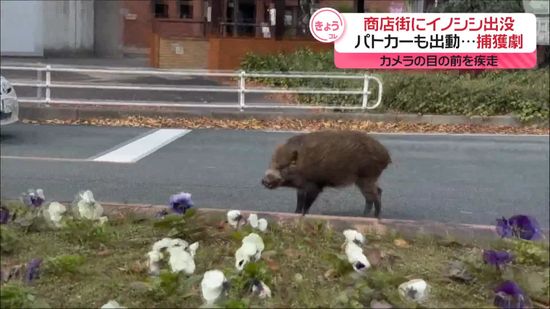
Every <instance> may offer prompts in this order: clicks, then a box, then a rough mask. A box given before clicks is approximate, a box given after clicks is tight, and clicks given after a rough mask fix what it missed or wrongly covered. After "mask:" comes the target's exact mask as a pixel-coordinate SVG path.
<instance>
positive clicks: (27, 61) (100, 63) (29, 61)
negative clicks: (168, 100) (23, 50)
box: [0, 56, 150, 68]
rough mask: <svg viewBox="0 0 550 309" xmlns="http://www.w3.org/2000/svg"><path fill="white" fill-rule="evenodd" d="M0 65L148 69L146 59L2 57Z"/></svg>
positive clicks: (138, 57) (147, 60)
mask: <svg viewBox="0 0 550 309" xmlns="http://www.w3.org/2000/svg"><path fill="white" fill-rule="evenodd" d="M0 62H1V63H2V65H23V66H32V65H48V64H50V65H78V66H93V67H128V68H150V66H149V58H148V57H141V56H136V57H123V58H95V57H89V58H81V57H70V58H69V57H64V58H47V57H6V56H4V57H2V58H0Z"/></svg>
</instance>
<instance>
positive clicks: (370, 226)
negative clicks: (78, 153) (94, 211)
mask: <svg viewBox="0 0 550 309" xmlns="http://www.w3.org/2000/svg"><path fill="white" fill-rule="evenodd" d="M102 206H103V208H104V210H105V213H106V214H107V215H115V216H116V215H123V216H125V215H127V214H128V213H136V214H146V215H154V214H155V213H157V212H158V211H160V210H162V209H166V208H167V207H166V206H161V205H139V204H138V205H136V204H133V205H130V204H119V203H102ZM197 210H198V211H199V212H201V213H206V214H216V215H220V217H221V218H225V214H226V212H227V210H226V209H214V208H197ZM250 213H256V214H258V215H259V216H260V217H265V218H268V219H270V220H272V221H275V222H279V223H292V222H296V221H300V220H306V221H324V222H327V223H329V224H330V225H331V226H333V227H334V228H336V229H338V230H343V229H346V228H355V229H357V230H358V231H361V232H363V233H375V234H382V235H384V234H387V233H389V232H392V231H395V232H398V233H400V234H401V235H404V236H405V237H415V236H422V235H424V236H427V235H429V236H435V237H436V238H440V239H441V240H447V241H451V240H456V241H461V242H464V243H481V244H488V243H490V242H492V241H495V240H498V239H499V236H498V235H497V234H496V230H495V227H494V226H489V225H474V224H455V223H440V222H433V221H412V220H395V219H381V220H380V221H379V220H377V219H375V218H366V217H341V216H325V215H314V214H311V215H306V216H305V217H302V216H301V215H297V214H294V213H281V212H265V211H245V210H241V214H243V215H244V216H245V217H246V216H248V214H250ZM543 232H544V235H545V237H546V238H545V239H544V241H548V239H549V238H550V234H549V230H544V231H543Z"/></svg>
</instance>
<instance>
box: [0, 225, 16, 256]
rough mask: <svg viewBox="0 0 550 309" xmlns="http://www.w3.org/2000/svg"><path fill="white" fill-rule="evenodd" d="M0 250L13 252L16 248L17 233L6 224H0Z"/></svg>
mask: <svg viewBox="0 0 550 309" xmlns="http://www.w3.org/2000/svg"><path fill="white" fill-rule="evenodd" d="M0 233H1V234H0V236H1V240H0V251H1V252H2V253H13V252H14V251H15V249H16V248H17V235H16V234H15V233H14V232H13V231H12V230H11V229H10V228H9V227H7V226H4V225H2V226H0Z"/></svg>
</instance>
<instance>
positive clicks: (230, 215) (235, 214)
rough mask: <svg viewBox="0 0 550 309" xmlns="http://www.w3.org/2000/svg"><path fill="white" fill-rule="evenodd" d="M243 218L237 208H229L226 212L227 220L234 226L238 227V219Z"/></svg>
mask: <svg viewBox="0 0 550 309" xmlns="http://www.w3.org/2000/svg"><path fill="white" fill-rule="evenodd" d="M242 219H243V216H242V215H241V212H240V211H238V210H230V211H228V212H227V222H228V223H229V225H231V226H232V227H234V228H238V227H239V223H240V221H241V220H242Z"/></svg>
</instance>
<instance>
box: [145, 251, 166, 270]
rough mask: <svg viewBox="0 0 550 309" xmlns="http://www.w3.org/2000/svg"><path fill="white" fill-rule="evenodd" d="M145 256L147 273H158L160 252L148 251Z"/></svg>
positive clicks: (161, 256)
mask: <svg viewBox="0 0 550 309" xmlns="http://www.w3.org/2000/svg"><path fill="white" fill-rule="evenodd" d="M147 256H148V257H149V273H150V274H152V275H158V274H160V261H161V260H162V258H163V255H162V253H160V252H159V251H155V250H153V251H149V252H148V253H147Z"/></svg>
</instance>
